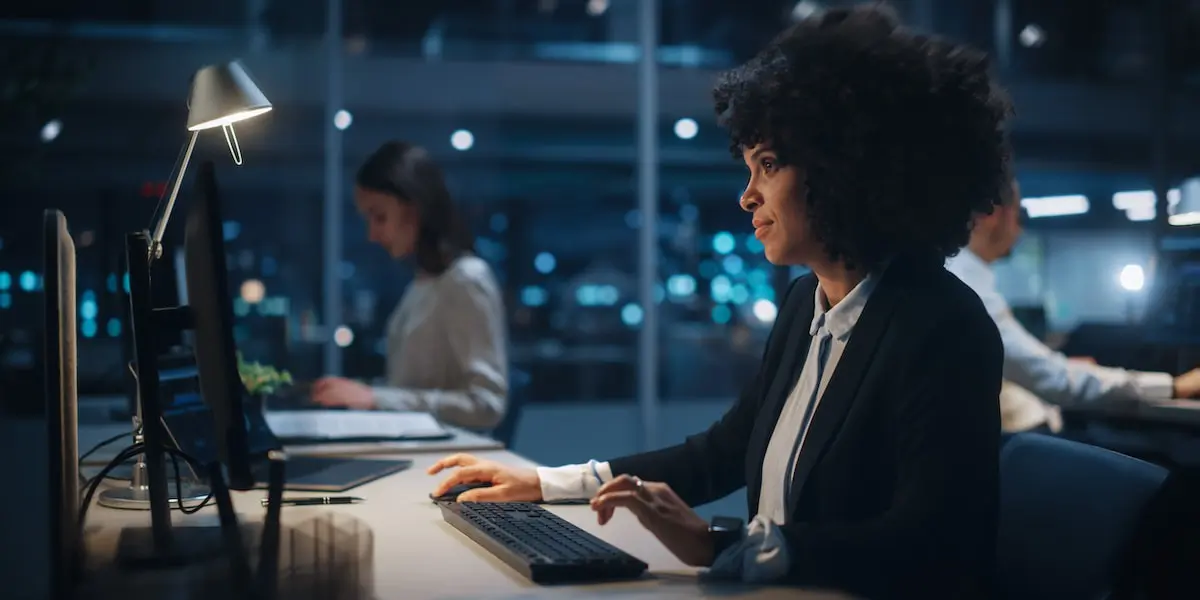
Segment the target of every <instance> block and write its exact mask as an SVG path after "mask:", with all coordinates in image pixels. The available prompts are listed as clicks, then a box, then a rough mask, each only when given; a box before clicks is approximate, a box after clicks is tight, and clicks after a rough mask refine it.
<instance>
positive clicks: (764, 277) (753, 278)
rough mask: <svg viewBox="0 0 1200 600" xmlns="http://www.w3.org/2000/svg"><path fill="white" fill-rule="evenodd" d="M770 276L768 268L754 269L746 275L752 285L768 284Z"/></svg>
mask: <svg viewBox="0 0 1200 600" xmlns="http://www.w3.org/2000/svg"><path fill="white" fill-rule="evenodd" d="M770 278H771V274H770V273H769V272H767V270H766V269H754V270H753V271H750V274H749V275H747V276H746V279H748V280H749V281H750V285H766V284H767V281H768V280H769V279H770Z"/></svg>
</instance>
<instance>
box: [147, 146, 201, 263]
mask: <svg viewBox="0 0 1200 600" xmlns="http://www.w3.org/2000/svg"><path fill="white" fill-rule="evenodd" d="M199 135H200V132H199V131H193V132H192V137H191V138H190V139H189V140H188V143H187V150H185V151H184V153H183V162H182V163H180V165H179V172H178V173H176V174H175V183H174V184H173V185H171V195H170V197H168V198H167V206H166V208H164V209H163V215H162V218H161V219H159V220H158V223H155V224H154V235H153V236H152V237H151V238H150V260H155V259H158V258H161V257H162V237H163V233H165V232H166V230H167V222H169V221H170V220H171V209H172V208H175V197H176V196H178V195H179V186H180V185H183V176H184V175H186V174H187V168H188V161H190V160H191V159H192V150H193V149H194V148H195V147H196V137H197V136H199Z"/></svg>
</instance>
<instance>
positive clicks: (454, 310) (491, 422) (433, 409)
mask: <svg viewBox="0 0 1200 600" xmlns="http://www.w3.org/2000/svg"><path fill="white" fill-rule="evenodd" d="M455 283H456V285H452V286H451V285H447V286H446V287H445V288H444V296H443V297H442V298H440V299H439V305H438V310H439V311H440V313H439V316H440V317H441V318H442V319H444V329H445V336H446V337H445V339H446V342H445V343H446V344H447V346H448V347H449V352H447V353H445V356H446V357H447V359H448V360H450V361H453V364H450V365H445V364H444V365H438V368H440V369H441V370H443V371H444V370H451V371H452V372H461V373H462V374H463V376H462V381H461V386H460V387H459V388H458V389H418V388H397V387H375V388H373V391H374V397H375V406H376V407H377V408H379V409H381V410H416V411H422V412H429V413H432V414H433V415H434V416H436V417H437V418H438V419H440V420H443V421H446V422H447V423H450V424H453V425H458V426H459V427H466V428H468V429H479V430H486V429H492V428H494V427H496V426H497V425H498V424H499V423H500V421H501V420H502V419H503V418H504V412H505V410H507V404H508V402H507V398H508V357H507V349H506V346H505V341H504V340H505V338H504V307H503V305H502V304H500V303H499V302H498V301H497V299H496V298H494V297H493V294H492V290H491V289H490V287H489V286H488V285H487V283H485V282H484V281H481V280H479V279H471V278H463V280H462V281H456V282H455ZM389 360H390V359H389Z"/></svg>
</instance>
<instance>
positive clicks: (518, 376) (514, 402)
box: [491, 366, 529, 449]
mask: <svg viewBox="0 0 1200 600" xmlns="http://www.w3.org/2000/svg"><path fill="white" fill-rule="evenodd" d="M528 385H529V374H528V373H526V372H524V371H521V370H520V369H517V368H516V367H512V366H510V367H509V368H508V402H507V405H506V406H505V408H504V418H502V419H500V424H499V425H496V428H495V429H493V430H492V431H491V437H492V439H494V440H496V441H498V442H500V443H502V444H504V447H505V448H509V449H511V448H512V444H513V439H514V438H515V437H516V434H517V424H518V423H519V422H520V421H521V410H522V409H523V408H524V406H525V388H526V387H528Z"/></svg>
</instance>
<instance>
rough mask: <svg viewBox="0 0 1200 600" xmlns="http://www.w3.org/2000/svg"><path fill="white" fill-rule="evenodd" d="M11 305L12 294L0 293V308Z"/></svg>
mask: <svg viewBox="0 0 1200 600" xmlns="http://www.w3.org/2000/svg"><path fill="white" fill-rule="evenodd" d="M11 307H12V294H10V293H8V292H3V293H0V308H11Z"/></svg>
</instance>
